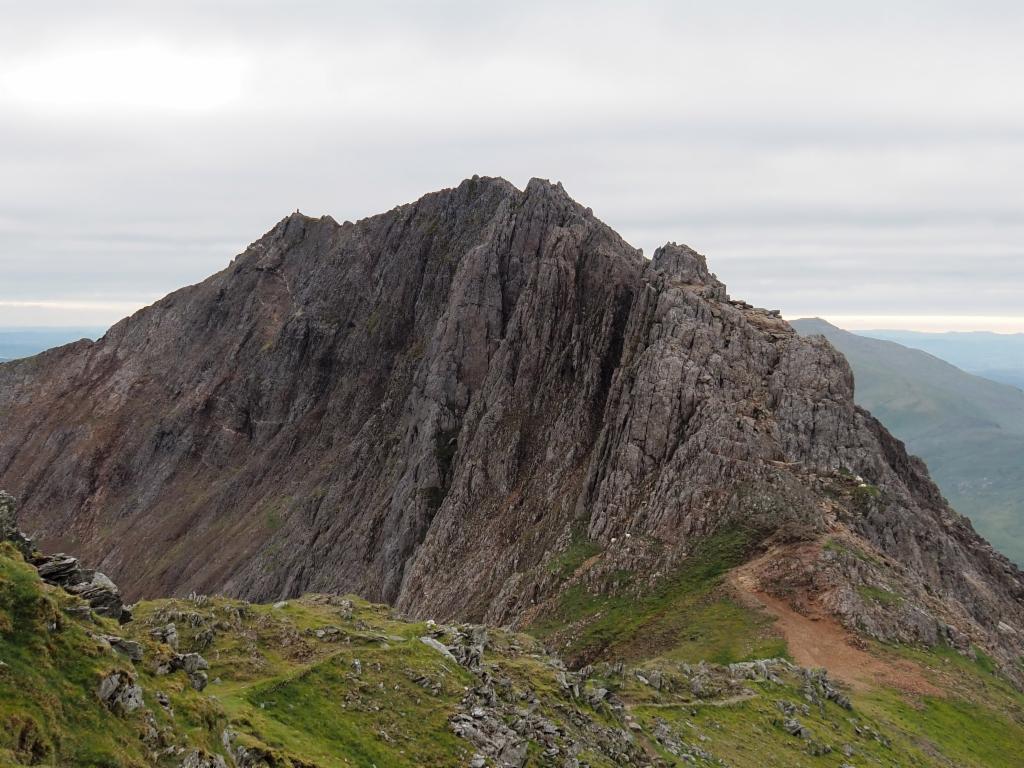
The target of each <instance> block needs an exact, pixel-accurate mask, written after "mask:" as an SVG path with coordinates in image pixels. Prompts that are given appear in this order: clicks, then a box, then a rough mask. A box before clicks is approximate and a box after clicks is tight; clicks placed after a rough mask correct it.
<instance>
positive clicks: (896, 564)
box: [0, 177, 1024, 660]
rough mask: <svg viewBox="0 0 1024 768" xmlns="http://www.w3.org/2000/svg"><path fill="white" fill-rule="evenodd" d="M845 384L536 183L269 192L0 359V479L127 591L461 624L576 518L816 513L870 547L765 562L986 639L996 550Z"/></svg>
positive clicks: (830, 360)
mask: <svg viewBox="0 0 1024 768" xmlns="http://www.w3.org/2000/svg"><path fill="white" fill-rule="evenodd" d="M852 394H853V379H852V375H851V373H850V370H849V367H848V366H847V364H846V362H845V360H844V359H843V358H842V357H841V355H839V354H838V353H837V352H836V351H835V350H834V349H832V347H831V346H829V344H828V343H827V342H826V341H825V340H824V339H823V338H820V337H815V338H810V339H802V338H800V337H799V336H797V335H796V334H795V333H794V332H793V330H792V329H791V328H790V327H789V325H788V324H787V323H786V322H785V321H783V320H782V319H781V318H780V317H779V316H778V314H777V313H773V312H768V311H765V310H760V309H756V308H753V307H751V306H749V305H747V304H745V303H743V302H740V301H733V300H731V299H730V298H729V296H728V295H727V293H726V289H725V286H724V285H723V284H722V283H721V282H720V281H719V280H718V279H717V278H716V277H715V276H714V275H713V274H711V273H710V272H709V271H708V268H707V265H706V263H705V260H704V257H703V256H701V255H700V254H698V253H696V252H694V251H693V250H691V249H689V248H687V247H686V246H682V245H676V244H668V245H666V246H664V247H662V248H660V249H658V251H657V252H656V253H655V255H654V258H653V260H651V261H648V260H646V259H645V258H644V257H643V256H642V254H641V253H640V252H639V251H637V250H636V249H634V248H632V247H630V246H629V245H628V244H627V243H625V242H624V241H623V240H622V239H621V238H620V237H619V236H618V235H617V234H616V233H615V232H614V231H612V230H611V229H610V228H609V227H607V226H606V225H605V224H603V223H602V222H600V221H599V220H598V219H596V218H594V216H593V215H592V213H591V211H590V209H586V208H583V207H582V206H580V205H578V204H577V203H575V202H574V201H573V200H571V199H570V198H569V197H568V196H567V195H566V193H565V192H564V191H563V190H562V188H561V186H560V185H552V184H549V183H548V182H545V181H541V180H536V179H535V180H533V181H531V182H530V183H529V185H528V186H527V187H526V189H525V190H523V191H519V190H517V189H516V188H514V187H513V186H512V185H511V184H509V183H508V182H506V181H503V180H501V179H487V178H477V177H474V178H473V179H471V180H467V181H465V182H463V183H462V184H460V185H459V186H458V187H457V188H454V189H449V190H444V191H441V192H437V193H433V194H430V195H427V196H425V197H423V198H422V199H420V200H419V201H417V202H415V203H412V204H409V205H404V206H400V207H398V208H395V209H393V210H392V211H389V212H388V213H384V214H381V215H378V216H374V217H371V218H368V219H364V220H362V221H359V222H357V223H354V224H353V223H350V222H346V223H344V224H338V223H336V222H335V221H334V220H333V219H331V218H330V217H323V218H320V219H313V218H309V217H306V216H303V215H301V214H294V215H292V216H289V217H288V218H286V219H284V220H283V221H281V222H280V223H278V224H277V226H275V227H274V228H273V229H272V230H271V231H270V232H269V233H267V234H266V235H265V236H263V237H262V238H261V239H259V240H258V241H256V242H255V243H253V244H252V245H251V246H249V247H248V248H247V249H246V250H245V252H244V253H242V254H241V255H240V256H238V257H237V258H236V259H235V260H234V261H233V262H232V263H231V265H230V266H229V267H228V268H227V269H225V270H223V271H222V272H220V273H218V274H216V275H214V276H212V277H210V278H209V279H208V280H206V281H204V282H202V283H200V284H198V285H194V286H190V287H187V288H183V289H181V290H179V291H176V292H175V293H172V294H170V295H169V296H167V297H166V298H164V299H162V300H161V301H159V302H157V303H156V304H154V305H153V306H151V307H148V308H146V309H144V310H141V311H140V312H138V313H136V314H135V315H133V316H132V317H130V318H127V319H125V320H123V321H121V322H120V323H118V324H117V325H115V326H114V327H113V328H112V329H111V330H110V331H109V332H108V333H107V335H106V336H105V337H103V338H102V339H100V340H99V341H97V342H95V343H91V342H79V343H76V344H72V345H69V346H66V347H62V348H58V349H55V350H51V351H49V352H46V353H43V354H42V355H39V356H37V357H34V358H30V359H27V360H22V361H15V362H12V363H6V364H4V365H0V487H6V488H8V489H9V490H11V491H12V492H14V493H16V494H17V495H18V496H19V497H20V498H21V499H22V500H23V510H22V521H23V527H24V528H26V529H27V530H28V531H29V532H30V533H32V534H33V535H34V536H36V537H37V538H38V539H39V541H40V543H41V544H43V545H44V546H45V547H46V548H47V549H51V550H54V549H62V550H65V551H69V552H74V553H75V554H78V555H80V556H82V557H83V558H86V559H88V560H89V561H90V562H95V563H97V565H98V566H99V567H100V568H102V569H103V570H104V571H105V572H107V573H110V574H111V576H113V577H114V578H115V579H117V580H119V581H120V582H121V583H123V584H132V585H135V589H136V593H137V594H148V595H154V594H163V593H167V592H177V593H187V592H189V591H192V590H197V591H217V590H223V591H226V592H228V593H230V594H234V595H238V596H242V597H247V598H252V599H277V598H280V597H285V596H295V595H298V594H300V593H302V592H307V591H337V592H349V591H352V592H357V593H359V594H361V595H364V596H366V597H368V598H371V599H374V600H385V601H389V602H393V603H396V604H397V605H398V606H399V607H400V608H402V609H404V610H407V611H409V612H412V613H417V614H428V613H429V614H432V615H435V616H437V617H460V618H465V619H476V620H483V619H486V620H488V621H491V622H516V621H521V620H523V619H524V617H528V616H529V615H531V612H534V611H536V610H538V606H540V605H542V604H543V603H544V601H545V600H547V599H549V598H551V597H552V596H553V595H555V594H557V592H558V590H559V589H560V588H562V586H563V584H562V581H560V580H559V579H555V578H553V577H552V568H551V567H550V564H551V563H552V562H553V561H554V560H555V559H556V558H558V557H559V556H560V555H561V554H562V553H563V552H564V551H566V550H567V549H569V548H570V547H571V546H573V545H574V544H577V543H578V542H581V541H582V542H586V543H587V547H588V550H587V551H588V552H591V553H593V554H592V558H591V560H590V561H588V567H590V568H591V569H592V573H593V578H594V579H595V580H596V581H595V583H600V574H601V573H602V572H611V571H612V570H614V569H619V570H622V569H625V570H631V571H633V572H634V573H638V574H645V577H648V576H649V577H650V578H655V576H654V574H658V573H667V572H669V571H670V570H671V569H672V568H674V567H676V566H678V565H679V564H680V563H682V562H684V561H685V558H686V556H687V554H688V553H689V552H690V551H691V550H692V548H693V547H694V546H695V545H696V544H697V543H699V542H700V541H701V540H703V539H704V538H706V537H707V536H709V535H711V534H714V533H715V532H719V531H722V530H726V529H739V530H742V531H743V532H744V535H745V536H746V537H747V538H748V539H749V540H750V542H751V547H752V554H754V553H755V552H763V551H766V550H768V549H771V548H772V547H785V546H788V545H792V544H793V543H794V542H803V543H814V542H817V543H819V544H820V543H821V542H822V541H823V540H824V539H825V538H826V537H828V536H836V535H838V536H847V537H849V538H850V540H851V541H853V542H855V543H857V545H858V546H862V547H863V548H864V550H865V551H868V552H870V553H871V558H869V559H868V560H863V561H861V560H857V562H854V560H855V559H850V558H845V557H841V556H835V553H834V552H832V553H829V552H826V551H824V550H821V551H819V555H820V556H818V557H816V558H815V559H814V561H813V562H811V563H806V564H805V565H806V566H807V567H805V568H803V569H802V570H801V571H800V572H799V573H794V572H792V571H787V570H786V569H785V568H784V567H783V566H782V565H779V567H778V568H776V569H775V570H771V569H769V570H768V571H766V583H765V586H766V588H778V589H779V590H790V591H792V590H794V589H803V590H816V591H818V592H820V593H821V594H822V595H824V596H825V599H826V600H827V602H828V604H829V606H830V609H831V610H832V611H833V612H834V613H836V615H838V616H839V617H840V618H841V619H843V620H844V621H845V622H846V623H847V624H848V625H851V626H855V627H856V628H858V629H862V630H864V631H869V632H870V633H872V634H875V635H877V636H880V637H889V638H896V639H899V638H909V639H924V640H926V641H927V640H932V641H934V640H937V639H942V638H945V639H953V640H955V641H956V642H963V643H967V642H972V641H974V640H976V641H978V642H983V643H985V644H986V646H987V647H990V648H993V649H995V652H996V653H997V654H998V655H999V656H1000V658H1002V659H1004V660H1009V659H1012V658H1014V657H1015V656H1016V655H1017V654H1019V653H1020V652H1021V650H1022V645H1024V634H1021V633H1024V610H1022V602H1021V596H1022V579H1021V574H1020V573H1019V572H1018V571H1017V569H1016V568H1015V567H1014V566H1012V565H1011V564H1010V563H1009V562H1008V561H1007V560H1006V559H1005V558H1003V557H1001V556H1000V555H998V554H996V553H995V552H993V550H992V549H991V547H989V546H988V545H987V544H986V543H985V542H984V541H983V540H981V539H980V538H979V537H978V536H977V535H976V534H975V533H974V531H973V530H972V528H971V526H970V524H969V523H968V522H967V521H966V520H965V519H964V518H962V517H960V516H959V515H957V514H956V513H955V512H954V511H953V510H951V509H950V508H949V507H948V505H947V504H946V503H945V502H944V500H943V499H942V498H941V496H940V495H939V493H938V491H937V490H936V488H935V486H934V485H933V484H932V482H931V481H930V479H929V478H928V475H927V471H926V469H925V468H924V466H923V465H922V464H921V463H920V462H919V461H917V460H916V459H914V458H912V457H909V456H907V454H906V452H905V451H904V449H903V446H902V445H901V444H900V443H899V442H898V441H896V440H895V439H894V438H892V437H891V436H890V435H889V434H888V433H887V432H886V431H885V430H884V428H882V427H881V425H880V424H878V423H877V422H876V421H875V420H874V419H873V418H872V417H871V416H870V415H869V414H867V413H866V412H864V411H861V410H859V409H857V408H856V407H855V406H854V403H853V397H852ZM142 553H145V554H144V555H143V554H142ZM871 559H874V563H873V564H872V563H870V562H869V560H871ZM865 563H868V564H865ZM880 579H881V580H884V581H885V583H887V584H889V585H891V586H894V588H896V587H898V588H899V589H900V590H901V591H902V594H904V595H905V596H906V597H907V600H906V601H905V605H902V606H901V607H900V608H898V609H892V610H890V611H887V612H885V613H884V615H883V614H882V613H880V612H878V611H872V610H870V609H868V608H866V607H865V606H864V605H863V604H862V603H861V602H859V601H858V600H857V599H856V596H855V592H856V586H857V585H858V584H872V583H875V582H877V581H878V580H880ZM137 594H136V595H133V596H137Z"/></svg>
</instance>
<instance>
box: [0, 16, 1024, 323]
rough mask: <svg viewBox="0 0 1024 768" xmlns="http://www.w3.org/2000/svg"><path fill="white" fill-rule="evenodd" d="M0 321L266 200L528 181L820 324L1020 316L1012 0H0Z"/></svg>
mask: <svg viewBox="0 0 1024 768" xmlns="http://www.w3.org/2000/svg"><path fill="white" fill-rule="evenodd" d="M0 19H2V21H0V325H44V324H45V325H68V324H83V323H84V324H103V323H109V322H112V321H114V320H116V319H117V318H119V317H121V316H122V315H124V314H127V313H128V312H130V311H131V310H133V309H134V308H136V307H138V306H141V305H143V304H146V303H149V302H151V301H153V300H155V299H156V298H158V297H160V296H162V295H163V294H165V293H167V292H169V291H171V290H173V289H175V288H177V287H180V286H181V285H183V284H186V283H192V282H196V281H198V280H201V279H202V278H204V277H205V276H207V275H208V274H210V273H212V272H214V271H216V270H218V269H220V268H222V267H223V266H224V265H225V264H226V263H227V262H228V261H229V260H230V259H231V257H232V256H234V255H235V254H236V253H238V252H240V251H241V250H243V249H244V247H245V246H246V245H247V244H248V243H249V242H251V241H252V240H255V239H256V238H257V237H258V236H260V235H261V234H262V233H263V232H264V231H266V230H267V229H269V228H270V227H271V226H272V225H273V224H274V223H275V222H276V221H277V220H278V219H280V218H281V217H282V216H284V215H286V214H287V213H289V212H291V211H293V210H295V209H296V208H299V209H301V210H302V211H303V212H305V213H308V214H311V215H320V214H323V213H329V214H331V215H332V216H334V217H335V218H336V219H338V220H339V221H340V220H344V219H356V218H359V217H362V216H365V215H369V214H372V213H377V212H380V211H383V210H387V209H389V208H391V207H393V206H394V205H396V204H398V203H402V202H408V201H410V200H413V199H415V198H417V197H419V196H420V195H421V194H423V193H425V192H428V191H431V190H434V189H438V188H441V187H449V186H453V185H455V184H456V183H458V182H459V181H460V180H461V179H463V178H465V177H467V176H471V175H473V174H474V173H479V174H481V175H500V176H505V177H506V178H508V179H509V180H511V181H512V182H513V183H515V184H516V185H517V186H520V187H522V186H523V185H525V183H526V182H527V181H528V179H529V178H530V177H531V176H541V177H545V178H550V179H552V180H560V181H562V183H563V184H564V185H565V187H566V189H567V190H568V191H569V193H570V194H571V195H573V197H575V198H576V199H577V200H579V201H580V202H581V203H583V204H585V205H589V206H591V207H592V208H593V209H594V212H595V214H597V215H598V216H599V217H601V218H602V219H604V220H605V221H606V222H608V223H609V224H610V225H611V226H613V227H614V228H615V229H617V230H618V231H619V232H620V233H621V234H622V235H623V236H624V237H625V238H626V239H627V240H629V241H630V242H632V243H633V244H634V245H637V246H639V247H642V248H643V249H644V251H645V253H647V254H648V255H650V254H651V253H653V250H654V248H655V247H657V246H658V245H660V244H662V243H664V242H665V241H667V240H676V241H679V242H685V243H687V244H689V245H691V246H692V247H694V248H696V249H697V250H699V251H701V252H703V253H705V254H707V256H708V258H709V262H710V265H711V267H712V269H713V270H714V271H716V272H717V273H718V275H719V276H720V277H721V278H722V279H723V280H725V282H726V283H727V284H728V285H729V288H730V292H731V293H732V295H734V296H736V297H740V298H745V299H747V300H749V301H751V302H753V303H755V304H758V305H760V306H767V307H770V308H779V309H782V310H783V312H784V313H785V314H786V315H787V316H789V317H797V316H801V315H809V314H815V315H822V316H825V317H828V318H829V319H832V320H834V321H836V322H838V323H839V324H841V325H845V326H846V327H851V328H864V327H880V326H884V327H906V328H934V329H943V328H950V329H952V328H977V329H983V328H984V329H991V330H1024V86H1022V82H1021V80H1022V76H1024V43H1022V41H1024V3H1019V2H979V1H977V0H975V1H973V2H957V3H954V2H942V1H941V0H932V1H925V0H922V1H921V2H915V3H909V2H896V1H895V0H888V1H887V2H879V3H875V2H866V1H865V0H859V1H858V2H846V3H840V2H827V3H823V2H820V1H819V2H806V3H797V2H779V1H776V2H772V3H766V2H763V1H762V0H755V1H752V2H747V3H744V2H714V3H712V2H701V3H696V2H694V3H688V2H665V3H643V2H629V3H626V2H607V3H601V2H586V3H584V2H580V3H570V2H564V3H558V2H539V3H532V2H523V1H522V0H517V2H510V3H500V4H499V3H488V2H472V1H469V0H467V1H466V2H435V3H427V2H422V3H412V2H408V3H401V4H399V3H387V2H380V1H379V0H375V1H374V2H360V3H343V2H287V3H286V2H277V3H271V2H259V1H258V0H244V1H242V0H239V2H210V1H209V0H205V1H204V2H194V3H193V2H182V0H177V1H176V2H173V3H159V4H158V3H146V2H139V0H133V1H132V2H125V3H117V2H106V3H103V2H88V1H87V0H73V1H69V2H35V3H26V2H23V1H19V2H7V1H6V0H0Z"/></svg>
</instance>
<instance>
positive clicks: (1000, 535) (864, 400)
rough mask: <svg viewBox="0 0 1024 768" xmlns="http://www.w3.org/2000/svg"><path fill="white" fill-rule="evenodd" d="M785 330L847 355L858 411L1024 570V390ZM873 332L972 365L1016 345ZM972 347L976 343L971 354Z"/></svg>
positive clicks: (912, 352)
mask: <svg viewBox="0 0 1024 768" xmlns="http://www.w3.org/2000/svg"><path fill="white" fill-rule="evenodd" d="M792 325H793V327H794V328H796V329H797V331H798V332H799V333H801V334H802V335H805V336H809V335H812V334H821V335H823V336H825V337H826V338H827V339H828V340H829V341H830V342H831V343H832V345H833V346H835V347H836V348H837V349H838V350H839V351H840V352H842V353H843V354H844V355H845V356H846V359H847V360H848V361H849V362H850V365H851V366H852V368H853V371H854V376H855V378H856V388H855V394H854V397H855V399H856V401H857V403H858V404H859V405H861V406H863V407H865V408H867V409H868V410H870V411H871V412H872V413H873V414H874V415H875V416H876V417H878V418H879V419H880V420H881V421H882V423H883V424H885V425H886V426H887V427H888V428H889V429H890V430H891V431H892V432H893V434H895V435H896V436H897V437H899V438H900V439H901V440H903V441H904V442H905V443H906V444H907V447H908V448H909V450H910V451H911V453H915V454H917V455H918V456H920V457H921V458H923V459H924V460H925V461H926V462H927V463H928V468H929V469H930V470H931V473H932V476H933V477H934V478H935V480H936V482H937V483H938V484H939V487H940V488H941V489H942V491H943V493H944V494H945V496H946V497H947V498H948V499H949V501H950V502H951V503H952V505H953V506H954V507H955V508H956V509H957V510H959V511H960V512H962V513H963V514H965V515H967V516H968V517H970V518H971V520H972V521H973V522H974V524H975V526H976V527H977V528H978V530H979V531H980V532H981V533H982V535H984V536H985V537H986V538H987V539H989V541H991V542H992V544H993V545H994V546H996V547H997V548H998V549H999V550H1001V551H1002V552H1003V553H1004V554H1006V555H1007V556H1008V557H1010V558H1012V559H1013V560H1015V561H1016V562H1017V563H1024V392H1022V391H1021V390H1019V389H1016V388H1014V387H1012V386H1008V385H1006V384H1002V383H999V382H995V381H990V380H989V379H986V378H982V377H980V376H976V375H972V374H970V373H967V372H966V371H963V370H961V369H960V368H957V367H956V366H954V365H951V364H950V363H947V362H945V361H943V360H940V359H938V358H937V357H935V356H933V355H931V354H928V353H927V352H923V351H921V350H919V349H911V348H909V347H908V346H903V345H902V344H898V343H895V342H894V341H886V340H881V339H876V338H867V337H865V336H861V335H858V334H853V333H849V332H847V331H844V330H841V329H840V328H836V327H835V326H834V325H831V324H829V323H827V322H825V321H824V320H819V319H805V320H796V321H794V322H793V323H792ZM872 333H873V334H874V333H887V334H890V335H892V336H894V337H896V336H905V337H908V338H912V339H914V340H916V341H917V342H919V343H927V344H931V345H932V346H933V347H934V348H935V349H936V350H937V351H938V350H940V349H941V350H942V352H943V354H949V355H951V356H954V357H956V358H957V359H960V360H964V361H966V362H967V363H968V364H971V365H974V366H981V365H987V364H990V363H992V362H994V361H996V360H997V359H998V358H997V356H996V354H995V353H994V352H992V351H991V350H992V349H994V348H995V346H996V345H997V344H1003V345H1005V346H1006V347H1007V348H1009V346H1010V345H1012V344H1013V343H1014V342H1013V340H1014V339H1015V337H1013V336H1006V337H999V335H998V334H915V333H911V332H908V331H885V332H881V331H879V332H872ZM954 337H955V338H954ZM982 337H984V339H983V338H982ZM987 337H997V338H996V339H995V340H992V339H988V338H987ZM1020 338H1021V339H1024V337H1020ZM972 340H973V343H977V345H978V348H977V349H975V350H973V351H972V350H971V345H972ZM989 342H991V343H989ZM1018 343H1019V342H1018Z"/></svg>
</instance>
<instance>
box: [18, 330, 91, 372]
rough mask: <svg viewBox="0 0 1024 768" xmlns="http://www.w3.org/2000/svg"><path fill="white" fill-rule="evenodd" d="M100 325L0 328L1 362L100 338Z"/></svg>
mask: <svg viewBox="0 0 1024 768" xmlns="http://www.w3.org/2000/svg"><path fill="white" fill-rule="evenodd" d="M104 330H106V329H104V328H100V327H94V326H89V327H70V328H0V363H2V362H4V361H6V360H17V359H18V358H21V357H31V356H32V355H38V354H39V353H40V352H42V351H44V350H47V349H52V348H53V347H59V346H61V345H62V344H67V343H69V342H72V341H78V340H79V339H98V338H99V337H100V336H102V335H103V332H104Z"/></svg>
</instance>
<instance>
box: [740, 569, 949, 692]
mask: <svg viewBox="0 0 1024 768" xmlns="http://www.w3.org/2000/svg"><path fill="white" fill-rule="evenodd" d="M769 556H771V553H769V554H768V555H766V557H769ZM758 564H759V563H758V561H754V562H751V563H748V564H747V565H745V566H741V567H740V568H737V569H736V570H734V571H733V572H732V573H731V574H730V575H729V585H730V586H731V587H732V589H733V590H734V591H735V592H736V594H737V597H738V598H739V599H740V600H742V601H743V602H744V603H746V604H747V605H748V606H750V607H755V608H760V609H762V610H764V611H766V612H767V613H769V614H770V615H771V616H773V617H774V618H775V623H774V625H773V626H774V627H775V629H777V630H778V631H779V633H780V634H781V635H782V636H783V638H784V639H785V641H786V645H787V646H788V647H789V653H790V655H791V656H792V657H793V660H794V661H795V662H796V663H797V664H799V665H800V666H802V667H821V668H824V669H826V670H828V673H829V676H830V677H833V678H835V679H838V680H841V681H843V682H844V683H846V684H847V685H849V686H850V687H851V688H853V689H854V690H867V689H870V688H877V687H879V686H887V687H890V688H896V689H897V690H900V691H903V692H904V693H910V694H915V695H928V696H942V695H944V694H943V691H942V690H941V689H939V688H937V687H936V686H935V685H933V684H932V683H931V682H930V681H929V680H928V679H927V678H926V677H925V675H924V672H923V670H922V669H921V668H920V667H918V666H917V665H916V664H914V663H913V662H910V661H903V660H890V659H883V658H880V657H878V656H875V655H874V654H872V653H869V652H868V651H866V650H864V649H863V648H862V647H860V645H859V641H858V638H857V637H856V635H854V634H852V633H851V632H849V631H847V630H846V629H845V628H844V627H843V626H842V625H841V624H840V623H839V622H838V621H836V620H835V619H834V618H833V617H832V616H830V615H827V614H825V613H824V612H823V611H822V610H821V609H819V608H817V606H816V605H815V602H814V600H813V597H812V596H803V599H802V600H801V604H802V605H804V606H806V611H805V612H804V613H800V612H798V611H796V610H794V609H793V607H792V606H791V605H790V604H789V603H788V602H787V601H785V600H782V599H780V598H778V597H774V596H773V595H770V594H768V593H767V592H765V591H764V590H763V589H762V588H761V586H760V583H759V580H758V578H757V576H756V573H757V566H758Z"/></svg>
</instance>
